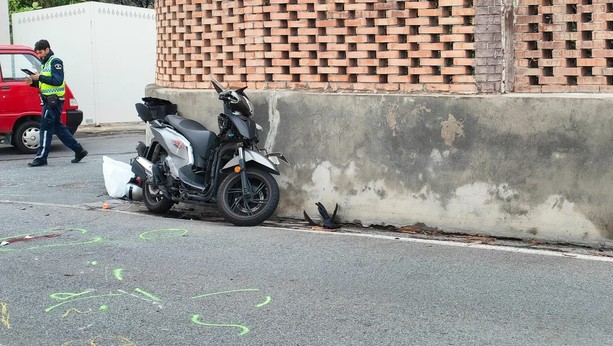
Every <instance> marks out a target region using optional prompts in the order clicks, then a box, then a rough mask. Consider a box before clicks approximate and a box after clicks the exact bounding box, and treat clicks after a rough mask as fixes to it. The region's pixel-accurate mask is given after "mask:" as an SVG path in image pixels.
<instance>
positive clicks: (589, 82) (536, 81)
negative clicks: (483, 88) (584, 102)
mask: <svg viewBox="0 0 613 346" xmlns="http://www.w3.org/2000/svg"><path fill="white" fill-rule="evenodd" d="M514 30H515V59H516V61H515V63H516V70H515V76H516V77H515V91H518V92H568V91H579V92H599V91H605V92H611V91H613V1H604V0H519V5H518V7H517V8H516V24H515V27H514Z"/></svg>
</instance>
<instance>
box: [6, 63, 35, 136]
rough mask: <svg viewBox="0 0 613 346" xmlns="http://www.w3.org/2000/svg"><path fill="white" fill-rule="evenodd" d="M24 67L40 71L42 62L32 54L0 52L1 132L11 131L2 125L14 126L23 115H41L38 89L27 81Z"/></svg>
mask: <svg viewBox="0 0 613 346" xmlns="http://www.w3.org/2000/svg"><path fill="white" fill-rule="evenodd" d="M22 68H26V69H29V70H30V71H33V72H40V68H41V64H40V61H39V60H38V58H37V57H36V56H34V55H32V54H28V53H0V133H6V132H10V131H11V129H9V130H8V131H7V130H6V129H4V128H2V127H3V126H8V124H10V126H12V125H13V123H15V121H16V120H17V119H18V118H19V117H21V116H24V115H31V114H38V115H40V112H41V101H40V96H39V94H38V89H37V88H33V87H31V86H29V85H27V84H26V83H25V78H26V74H25V73H24V72H23V71H21V69H22Z"/></svg>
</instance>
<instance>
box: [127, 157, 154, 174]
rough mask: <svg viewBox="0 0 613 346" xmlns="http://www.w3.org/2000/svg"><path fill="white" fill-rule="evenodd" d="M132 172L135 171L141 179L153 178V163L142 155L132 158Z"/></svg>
mask: <svg viewBox="0 0 613 346" xmlns="http://www.w3.org/2000/svg"><path fill="white" fill-rule="evenodd" d="M131 165H132V173H134V174H135V175H136V176H137V177H140V178H141V179H143V180H144V179H147V180H149V179H152V178H153V163H152V162H151V161H149V160H147V159H146V158H144V157H142V156H137V157H136V158H135V159H132V162H131Z"/></svg>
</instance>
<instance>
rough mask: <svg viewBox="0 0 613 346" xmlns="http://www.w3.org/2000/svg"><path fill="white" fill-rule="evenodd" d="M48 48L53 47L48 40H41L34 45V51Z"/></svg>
mask: <svg viewBox="0 0 613 346" xmlns="http://www.w3.org/2000/svg"><path fill="white" fill-rule="evenodd" d="M47 48H51V46H50V45H49V41H47V40H39V41H38V42H36V44H35V45H34V50H45V49H47Z"/></svg>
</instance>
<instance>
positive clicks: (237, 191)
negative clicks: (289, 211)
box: [217, 168, 279, 226]
mask: <svg viewBox="0 0 613 346" xmlns="http://www.w3.org/2000/svg"><path fill="white" fill-rule="evenodd" d="M247 180H248V181H249V186H248V187H247V188H248V189H249V190H250V191H251V194H250V196H246V195H243V188H242V184H241V176H240V174H239V173H232V174H230V175H229V176H227V177H226V178H225V179H224V180H223V181H222V183H221V184H220V185H219V190H217V206H218V208H219V210H220V211H221V214H222V215H223V216H224V218H225V219H226V220H228V221H229V222H231V223H233V224H235V225H237V226H256V225H259V224H261V223H262V222H264V221H266V220H268V218H269V217H270V216H271V215H272V214H273V213H274V212H275V210H276V209H277V205H278V204H279V186H278V185H277V181H276V180H275V179H274V178H273V177H272V175H271V174H270V173H268V172H264V171H262V170H260V169H257V168H248V169H247Z"/></svg>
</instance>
